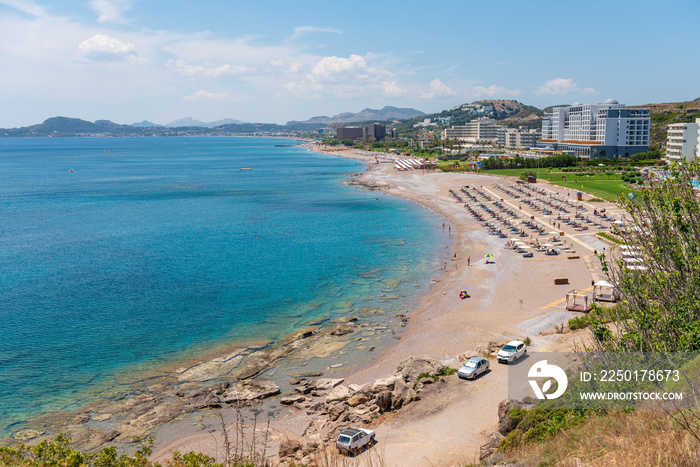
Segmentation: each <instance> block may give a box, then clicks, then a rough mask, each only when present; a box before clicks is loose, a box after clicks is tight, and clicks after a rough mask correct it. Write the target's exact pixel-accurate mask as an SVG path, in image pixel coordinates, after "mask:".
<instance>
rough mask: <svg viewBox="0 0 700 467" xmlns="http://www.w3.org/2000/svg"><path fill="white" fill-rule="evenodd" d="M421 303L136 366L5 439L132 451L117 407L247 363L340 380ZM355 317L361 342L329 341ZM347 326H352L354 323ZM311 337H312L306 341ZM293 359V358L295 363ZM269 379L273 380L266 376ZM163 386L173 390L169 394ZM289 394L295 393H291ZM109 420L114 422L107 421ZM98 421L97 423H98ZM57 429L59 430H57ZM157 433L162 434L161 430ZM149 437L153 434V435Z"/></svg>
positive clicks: (208, 380)
mask: <svg viewBox="0 0 700 467" xmlns="http://www.w3.org/2000/svg"><path fill="white" fill-rule="evenodd" d="M360 160H362V159H360ZM363 165H364V168H365V170H367V169H368V168H369V166H368V165H366V164H363ZM346 181H347V180H346ZM435 275H436V273H435V272H432V271H428V276H427V278H428V280H430V279H431V278H432V277H434V276H435ZM407 284H408V283H407ZM421 295H422V294H421ZM419 299H420V296H418V297H413V298H412V299H411V300H410V301H409V302H407V303H403V304H398V303H393V302H392V301H391V300H389V301H388V302H387V303H386V305H387V306H386V310H385V313H386V316H384V317H375V316H374V315H373V313H375V311H374V310H373V309H367V307H366V306H364V305H363V304H362V303H356V304H355V306H354V307H350V309H348V310H347V311H343V312H342V313H341V312H334V313H332V314H331V315H329V316H325V315H324V316H323V317H317V318H309V319H307V320H305V321H306V323H305V324H303V325H300V326H299V328H297V329H296V330H294V331H291V332H290V333H289V334H287V335H285V336H282V337H281V338H279V339H275V340H270V339H262V338H254V339H252V340H251V341H243V342H235V343H221V344H217V345H215V346H214V347H210V348H202V349H199V351H198V352H197V353H195V352H190V351H183V352H181V353H180V357H185V358H178V359H176V360H172V361H167V362H153V363H149V364H148V365H146V366H145V368H139V367H140V366H141V365H136V367H135V368H136V369H135V371H134V368H127V369H122V370H120V371H119V372H117V373H116V374H115V375H114V376H113V381H108V380H105V381H104V382H102V383H100V384H98V385H96V386H95V387H91V388H90V389H89V390H86V396H88V397H89V398H90V399H91V400H92V402H90V403H87V404H81V405H80V406H77V404H73V407H76V406H77V408H75V409H72V410H71V409H70V408H69V409H67V410H56V411H52V412H50V413H41V414H37V415H33V416H31V417H29V419H28V420H27V421H26V423H24V424H23V425H24V426H22V427H21V428H19V429H14V430H13V436H12V437H9V436H8V437H6V438H5V439H4V444H7V445H11V444H17V443H19V442H22V441H28V442H30V443H32V442H36V441H38V440H40V438H41V437H42V436H52V435H53V434H56V433H57V432H58V430H59V429H61V430H62V428H63V427H66V426H67V427H69V430H68V431H69V435H72V438H73V440H74V441H77V443H79V445H80V447H82V448H86V449H89V450H91V449H95V448H97V447H99V446H100V445H101V444H103V442H109V443H110V444H116V445H118V446H121V447H123V448H127V449H129V447H130V445H131V442H130V438H129V439H128V440H127V435H126V434H122V435H120V436H119V437H115V438H112V439H108V438H110V437H111V434H110V433H113V432H114V431H115V430H116V429H117V428H118V425H117V423H115V420H116V419H117V416H116V415H119V412H118V411H117V410H115V409H114V406H118V405H123V401H124V400H125V399H130V398H139V397H142V396H144V397H145V396H149V397H150V396H151V395H154V396H155V397H158V398H160V397H161V396H165V397H169V396H170V394H167V392H168V390H171V392H175V388H176V386H186V389H191V390H193V391H194V392H196V389H197V386H198V387H206V386H210V385H213V384H215V383H216V382H217V381H219V380H220V378H222V377H223V378H224V379H226V380H229V381H231V382H235V380H236V379H237V375H238V374H240V372H241V371H245V370H246V369H247V368H249V367H250V366H252V365H247V364H246V362H245V360H248V359H251V358H253V359H256V360H257V361H259V360H268V363H269V365H261V367H260V369H259V370H255V369H253V370H251V371H252V372H253V373H254V375H253V376H252V378H255V377H257V376H258V375H261V374H264V373H265V372H267V371H269V370H270V369H271V368H272V369H273V370H274V366H275V364H277V363H280V362H281V361H282V360H284V359H289V360H291V359H293V360H296V361H297V362H298V361H299V360H300V359H303V358H305V357H307V358H308V356H311V357H312V358H314V359H316V360H322V361H323V362H325V363H323V367H324V368H322V369H321V370H320V371H321V372H323V373H327V376H329V377H330V376H335V375H336V374H340V375H346V374H349V373H351V372H352V371H354V370H353V369H351V368H348V367H340V365H337V362H335V361H333V358H334V357H333V353H338V352H340V353H343V352H346V350H347V347H350V346H349V345H348V344H351V341H352V340H353V339H354V337H356V336H357V334H360V333H366V332H369V333H374V334H383V336H380V337H381V339H382V340H383V341H384V343H383V344H381V345H379V343H378V344H377V345H376V346H375V347H376V350H374V349H370V351H372V350H373V351H374V353H372V354H369V353H367V352H365V353H366V355H365V357H364V360H363V361H362V362H361V363H360V365H367V364H369V361H370V360H372V359H374V358H376V357H375V355H378V354H380V353H381V352H382V351H383V350H384V349H385V348H386V347H388V346H389V345H391V344H392V340H393V339H394V338H395V334H396V335H401V334H402V333H403V330H404V327H403V326H405V324H406V321H404V320H403V319H401V318H396V317H393V316H392V315H393V314H394V313H393V311H392V310H393V308H394V307H396V306H399V307H400V308H401V309H406V308H408V309H411V308H413V305H414V303H415V302H416V301H417V300H419ZM396 300H397V301H398V302H405V299H404V298H397V299H396ZM353 308H354V309H353ZM349 314H356V315H357V316H359V317H360V318H359V322H358V324H357V326H356V331H357V334H356V335H355V336H353V334H351V333H349V334H348V336H344V335H342V334H341V335H339V336H332V337H331V336H329V334H331V332H332V331H334V328H336V327H338V326H339V325H341V324H343V323H336V322H335V319H337V318H338V317H340V316H346V315H349ZM375 318H376V319H375ZM344 324H346V325H348V323H344ZM309 331H310V332H311V333H312V335H310V336H306V335H304V334H306V333H307V332H309ZM377 339H379V337H377ZM329 341H330V342H329ZM285 348H287V349H289V348H291V349H292V352H291V354H293V353H294V352H296V353H299V354H302V355H301V356H295V355H290V354H288V353H286V350H283V349H285ZM290 356H291V357H292V358H291V359H290ZM318 364H319V362H316V365H318ZM234 365H235V366H234ZM336 365H337V366H336ZM309 366H311V365H309ZM330 366H336V368H332V369H330V371H329V367H330ZM353 366H354V365H353ZM323 370H325V371H323ZM275 372H276V371H272V373H275ZM205 373H206V374H205ZM264 376H265V377H267V376H266V375H264ZM163 386H168V387H167V388H164V387H163ZM287 386H288V385H287ZM285 389H289V388H288V387H287V388H285ZM144 405H145V404H144ZM151 408H152V407H151ZM137 409H139V407H137ZM191 414H192V412H190V413H184V414H182V415H178V416H176V417H175V419H176V420H174V421H173V420H164V421H163V426H164V425H168V424H172V423H174V424H177V423H180V422H179V421H178V420H177V419H178V418H190V415H191ZM107 415H112V416H111V417H109V418H107ZM87 417H89V419H87ZM198 417H199V414H195V416H194V418H198ZM86 419H87V421H86ZM95 421H96V422H97V423H94V422H95ZM88 425H90V428H97V429H99V430H102V431H103V432H106V435H107V436H106V437H100V436H97V437H95V436H94V433H90V432H89V431H88V430H87V429H83V427H87V426H88ZM52 427H55V428H56V429H55V430H54V429H52ZM153 428H155V427H153ZM155 430H156V431H158V430H159V428H156V429H155ZM62 431H63V430H62ZM149 431H151V432H153V430H149ZM128 434H129V435H131V434H133V433H132V432H130V433H128ZM157 439H158V441H159V443H158V444H160V441H165V439H164V438H163V439H161V438H157Z"/></svg>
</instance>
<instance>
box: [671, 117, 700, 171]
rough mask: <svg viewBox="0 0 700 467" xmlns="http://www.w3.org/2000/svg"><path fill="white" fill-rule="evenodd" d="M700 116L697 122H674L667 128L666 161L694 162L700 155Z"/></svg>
mask: <svg viewBox="0 0 700 467" xmlns="http://www.w3.org/2000/svg"><path fill="white" fill-rule="evenodd" d="M699 144H700V118H698V119H696V120H695V123H672V124H670V125H669V126H668V130H666V158H665V159H666V161H668V162H669V163H670V162H692V161H694V160H695V159H696V158H697V157H698V156H700V147H699Z"/></svg>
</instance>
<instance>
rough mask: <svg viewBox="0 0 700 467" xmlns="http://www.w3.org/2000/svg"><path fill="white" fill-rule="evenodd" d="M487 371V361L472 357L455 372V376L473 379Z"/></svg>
mask: <svg viewBox="0 0 700 467" xmlns="http://www.w3.org/2000/svg"><path fill="white" fill-rule="evenodd" d="M487 371H489V361H488V360H486V359H485V358H481V357H472V358H470V359H469V360H467V361H466V362H465V363H464V365H462V368H460V369H459V371H458V372H457V376H459V377H460V378H463V379H475V378H476V377H477V376H479V375H480V374H482V373H486V372H487Z"/></svg>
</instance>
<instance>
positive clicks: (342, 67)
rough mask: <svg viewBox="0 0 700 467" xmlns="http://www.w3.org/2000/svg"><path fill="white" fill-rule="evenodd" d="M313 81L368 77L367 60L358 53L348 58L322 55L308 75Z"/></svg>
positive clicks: (362, 78)
mask: <svg viewBox="0 0 700 467" xmlns="http://www.w3.org/2000/svg"><path fill="white" fill-rule="evenodd" d="M308 77H309V79H310V80H311V81H314V82H324V81H325V82H332V81H348V80H357V79H359V80H364V79H367V78H368V77H369V70H368V68H367V62H366V61H365V59H364V58H362V57H360V56H359V55H350V57H349V58H342V57H336V56H332V57H323V58H322V59H321V60H320V61H319V62H318V63H316V65H315V66H314V67H313V69H312V70H311V73H310V74H309V75H308Z"/></svg>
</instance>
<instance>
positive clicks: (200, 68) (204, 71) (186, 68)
mask: <svg viewBox="0 0 700 467" xmlns="http://www.w3.org/2000/svg"><path fill="white" fill-rule="evenodd" d="M167 65H168V68H170V69H171V70H174V71H176V72H178V73H180V74H182V75H184V76H204V77H208V78H216V77H219V76H223V75H240V74H243V73H250V72H252V71H255V69H254V68H249V67H247V66H243V65H229V64H228V63H227V64H225V65H219V66H204V65H188V64H187V62H185V61H184V60H172V59H171V60H168V63H167Z"/></svg>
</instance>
